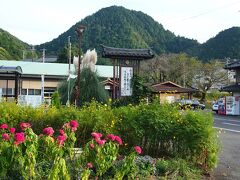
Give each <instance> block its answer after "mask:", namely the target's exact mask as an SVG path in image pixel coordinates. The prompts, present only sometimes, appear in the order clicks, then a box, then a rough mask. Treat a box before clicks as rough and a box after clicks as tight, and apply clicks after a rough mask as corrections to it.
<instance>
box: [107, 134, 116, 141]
mask: <svg viewBox="0 0 240 180" xmlns="http://www.w3.org/2000/svg"><path fill="white" fill-rule="evenodd" d="M106 138H107V139H110V140H112V141H114V140H115V138H116V137H115V136H114V135H113V134H108V135H107V136H106Z"/></svg>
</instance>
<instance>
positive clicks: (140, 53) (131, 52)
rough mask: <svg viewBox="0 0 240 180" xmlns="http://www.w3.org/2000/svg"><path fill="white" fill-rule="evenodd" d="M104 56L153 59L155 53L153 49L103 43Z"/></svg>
mask: <svg viewBox="0 0 240 180" xmlns="http://www.w3.org/2000/svg"><path fill="white" fill-rule="evenodd" d="M102 48H103V49H102V57H104V58H111V59H127V60H143V59H151V58H153V57H154V54H153V52H152V50H151V49H125V48H113V47H107V46H104V45H102Z"/></svg>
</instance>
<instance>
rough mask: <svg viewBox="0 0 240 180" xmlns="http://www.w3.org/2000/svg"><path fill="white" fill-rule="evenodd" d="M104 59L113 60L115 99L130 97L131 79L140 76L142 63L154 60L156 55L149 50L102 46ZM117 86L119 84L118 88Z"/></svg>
mask: <svg viewBox="0 0 240 180" xmlns="http://www.w3.org/2000/svg"><path fill="white" fill-rule="evenodd" d="M102 57H103V58H109V59H112V60H113V95H112V97H113V99H116V98H118V97H121V96H130V95H131V93H132V90H131V78H132V76H133V75H138V74H139V71H140V61H141V60H147V59H152V58H153V57H154V53H153V51H152V50H151V49H150V48H147V49H127V48H115V47H108V46H104V45H102ZM117 84H119V85H118V86H117Z"/></svg>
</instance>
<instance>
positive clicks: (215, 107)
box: [212, 102, 219, 113]
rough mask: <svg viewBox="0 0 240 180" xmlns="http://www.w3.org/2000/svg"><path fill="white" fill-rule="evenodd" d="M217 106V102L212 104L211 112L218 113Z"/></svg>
mask: <svg viewBox="0 0 240 180" xmlns="http://www.w3.org/2000/svg"><path fill="white" fill-rule="evenodd" d="M218 106H219V103H218V102H216V103H213V105H212V111H214V112H216V113H218Z"/></svg>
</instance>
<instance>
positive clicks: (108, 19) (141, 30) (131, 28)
mask: <svg viewBox="0 0 240 180" xmlns="http://www.w3.org/2000/svg"><path fill="white" fill-rule="evenodd" d="M79 24H84V25H85V26H86V27H87V28H86V30H85V32H84V35H83V41H82V47H83V50H84V51H86V50H87V49H93V48H96V50H97V51H98V52H100V50H101V47H100V45H101V44H105V45H108V46H113V47H124V48H146V47H151V48H153V50H154V51H156V52H157V53H164V52H181V51H185V50H187V49H189V48H191V47H192V46H196V45H198V43H197V42H196V41H195V40H190V39H186V38H182V37H176V36H175V35H174V34H173V33H172V32H170V31H168V30H165V29H164V28H163V26H162V25H161V24H159V23H158V22H156V21H154V20H153V18H151V17H150V16H148V15H146V14H144V13H142V12H140V11H133V10H128V9H125V8H123V7H118V6H111V7H107V8H103V9H101V10H99V11H98V12H96V13H94V14H93V15H91V16H87V17H86V18H84V19H83V20H82V21H80V22H78V23H76V24H75V25H73V26H72V27H71V28H70V29H69V30H68V31H66V32H64V33H63V34H61V35H60V36H59V37H58V38H56V39H54V40H53V41H50V42H47V43H44V44H41V45H39V46H38V49H42V48H43V47H45V48H47V49H48V51H52V52H55V53H56V52H57V51H58V50H59V49H60V47H64V45H65V44H66V41H67V37H68V36H71V37H72V43H73V44H77V42H78V39H77V36H76V33H75V29H76V27H77V26H79ZM173 45H174V47H171V46H173Z"/></svg>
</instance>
